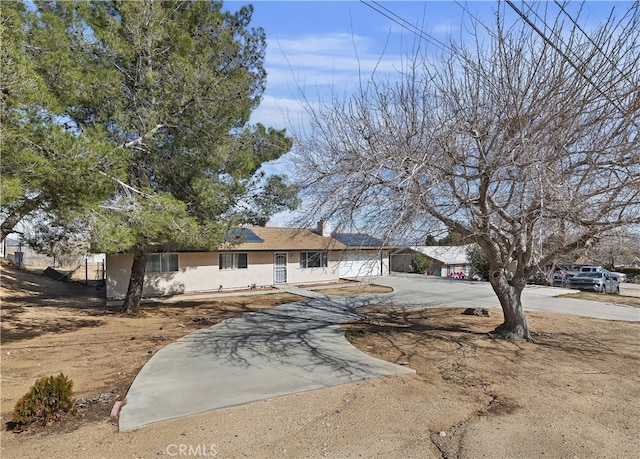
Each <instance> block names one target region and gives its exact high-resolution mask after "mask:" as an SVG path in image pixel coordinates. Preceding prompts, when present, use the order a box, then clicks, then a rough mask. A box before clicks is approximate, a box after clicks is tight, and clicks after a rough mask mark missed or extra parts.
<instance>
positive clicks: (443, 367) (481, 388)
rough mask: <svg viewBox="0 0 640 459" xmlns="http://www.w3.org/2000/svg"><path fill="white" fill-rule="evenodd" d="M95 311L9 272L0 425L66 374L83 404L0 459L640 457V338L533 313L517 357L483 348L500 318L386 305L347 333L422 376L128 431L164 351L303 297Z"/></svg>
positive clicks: (5, 270) (513, 347)
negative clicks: (130, 398)
mask: <svg viewBox="0 0 640 459" xmlns="http://www.w3.org/2000/svg"><path fill="white" fill-rule="evenodd" d="M330 292H331V293H332V294H333V293H340V292H342V293H348V292H349V290H344V289H342V290H340V291H330ZM363 292H364V291H362V290H359V291H357V293H363ZM93 296H94V291H93V290H91V289H88V288H85V287H83V286H81V285H74V284H65V283H58V282H54V281H50V280H48V279H46V278H43V277H42V276H38V275H33V274H29V273H25V272H21V271H17V270H16V269H14V268H11V267H8V266H6V265H3V266H2V311H1V313H2V324H1V325H2V336H1V339H2V355H1V357H2V361H1V365H2V368H1V369H2V387H1V388H2V400H1V402H2V403H1V415H2V421H3V423H7V422H8V421H10V420H11V411H12V409H13V406H14V405H15V403H16V402H17V400H18V399H19V398H20V397H21V396H22V395H23V394H24V393H26V392H27V390H28V389H29V387H30V386H31V385H32V384H33V383H34V381H35V380H36V379H37V378H39V377H42V376H49V375H55V374H59V373H60V372H62V373H64V374H65V375H67V376H68V377H70V378H71V379H72V380H73V381H74V389H75V396H76V397H77V398H78V399H79V401H78V410H77V413H76V415H75V416H74V417H72V418H71V419H69V420H67V421H65V422H64V423H61V424H58V425H53V426H48V427H46V428H39V429H31V430H29V431H25V432H21V433H15V432H12V431H6V430H3V431H2V434H1V437H0V440H1V446H2V451H1V456H2V457H3V458H24V457H47V458H65V459H66V458H68V457H76V458H79V459H83V458H116V457H118V458H119V457H128V458H150V457H221V458H227V457H254V458H281V457H340V458H342V457H384V458H404V457H427V458H441V457H442V458H460V459H467V458H474V459H475V458H482V457H486V458H542V457H547V458H548V457H551V458H593V457H598V458H631V457H637V452H638V451H640V404H639V403H638V394H640V372H639V369H640V323H626V322H612V321H605V320H596V319H586V318H578V317H573V316H565V315H558V314H543V313H529V314H528V315H527V317H528V321H529V325H530V328H531V330H532V331H533V333H534V338H535V339H536V341H537V343H536V344H529V343H511V342H505V341H495V340H492V339H491V338H490V337H489V336H488V334H487V332H488V331H490V330H492V329H493V328H494V327H495V326H496V325H497V324H498V323H500V321H501V313H500V311H499V310H498V309H495V310H491V316H490V317H477V316H466V315H462V314H461V312H462V311H461V310H460V309H455V308H447V307H440V308H435V309H424V310H411V309H402V308H395V309H390V308H385V307H384V305H381V306H380V307H370V308H368V309H367V310H361V311H360V312H361V313H362V315H363V319H362V320H360V321H357V322H354V323H352V324H345V333H346V335H347V337H348V339H349V340H350V341H351V342H352V343H353V344H354V345H356V346H357V347H358V348H359V349H361V350H362V351H364V352H366V353H369V354H371V355H373V356H376V357H379V358H382V359H385V360H389V361H392V362H396V363H399V364H402V365H408V366H409V367H411V368H413V369H415V370H416V375H415V376H403V377H389V378H383V379H377V380H372V381H366V382H361V383H357V384H351V385H345V386H340V387H333V388H327V389H323V390H317V391H311V392H305V393H300V394H295V395H290V396H286V397H279V398H275V399H271V400H266V401H263V402H256V403H251V404H247V405H243V406H239V407H234V408H228V409H223V410H218V411H215V412H211V413H206V414H202V415H198V416H192V417H189V418H183V419H176V420H172V421H167V422H163V423H159V424H156V425H152V426H149V427H145V428H142V429H139V430H135V431H131V432H118V430H117V423H116V421H115V420H114V419H110V417H109V412H110V410H111V408H112V406H113V404H114V403H115V401H116V400H122V399H123V398H124V396H125V394H126V390H127V388H128V386H129V384H131V382H132V381H133V378H134V377H135V374H136V373H137V371H138V370H139V369H140V368H141V367H142V365H144V363H145V362H146V361H147V360H148V359H149V358H150V357H151V356H152V355H153V353H155V352H156V351H157V350H158V349H160V348H161V347H163V346H165V345H167V344H168V343H171V342H172V341H173V340H175V339H176V338H178V337H180V336H183V335H185V334H187V333H189V332H191V331H193V330H195V329H197V328H199V327H202V326H208V325H211V324H214V323H217V322H219V321H221V320H224V319H226V318H229V317H232V316H234V315H238V314H242V313H244V312H247V311H252V310H256V309H259V308H265V307H272V306H274V305H277V304H281V303H283V302H290V301H296V300H297V299H298V297H295V296H293V295H288V294H281V293H278V294H268V295H261V296H254V297H234V298H225V299H215V300H211V299H210V300H202V301H198V302H195V301H189V302H181V303H173V304H161V305H160V304H153V305H146V306H145V307H144V308H143V310H142V311H141V313H140V314H139V315H138V316H136V317H124V316H121V315H119V314H117V313H116V312H115V311H114V310H113V309H109V308H106V307H105V306H103V302H102V301H101V300H98V299H96V298H92V297H93ZM603 307H606V306H605V305H604V304H603ZM176 390H180V389H179V388H177V389H176Z"/></svg>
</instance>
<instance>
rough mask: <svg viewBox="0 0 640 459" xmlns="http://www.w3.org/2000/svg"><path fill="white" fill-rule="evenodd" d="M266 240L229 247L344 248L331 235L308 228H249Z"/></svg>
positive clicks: (274, 248) (266, 248)
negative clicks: (327, 235) (321, 234)
mask: <svg viewBox="0 0 640 459" xmlns="http://www.w3.org/2000/svg"><path fill="white" fill-rule="evenodd" d="M248 229H249V230H251V232H253V233H254V234H255V235H256V236H258V237H259V238H260V239H262V240H263V241H264V242H241V243H240V244H238V245H235V246H232V247H229V248H228V249H229V250H246V251H260V250H268V251H273V250H283V251H285V250H344V249H346V248H347V246H346V245H344V244H343V243H342V242H340V241H337V240H336V239H333V238H329V237H322V236H320V235H319V234H318V233H316V232H314V231H313V230H311V229H307V228H267V227H259V226H257V227H250V228H248Z"/></svg>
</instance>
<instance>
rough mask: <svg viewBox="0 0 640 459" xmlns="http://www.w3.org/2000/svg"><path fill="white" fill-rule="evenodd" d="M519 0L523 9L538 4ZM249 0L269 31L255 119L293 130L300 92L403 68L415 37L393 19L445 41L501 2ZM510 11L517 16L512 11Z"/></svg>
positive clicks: (256, 21) (588, 15)
mask: <svg viewBox="0 0 640 459" xmlns="http://www.w3.org/2000/svg"><path fill="white" fill-rule="evenodd" d="M513 2H514V4H515V5H516V6H517V7H518V8H520V9H522V10H525V9H526V8H527V5H528V4H532V3H534V2H530V1H529V2H527V4H523V3H522V2H521V1H520V0H513ZM247 3H249V2H240V1H235V0H234V1H227V2H226V3H225V5H226V7H227V8H229V9H235V8H238V7H239V6H240V5H243V4H247ZM250 3H252V4H253V5H254V15H253V20H252V26H254V27H258V26H259V27H262V28H264V30H265V33H266V36H267V42H268V47H267V55H266V60H265V67H266V70H267V72H268V76H267V89H266V92H265V94H264V98H263V101H262V104H261V105H260V107H259V108H258V109H257V110H256V112H255V113H254V115H253V117H252V121H253V122H261V123H263V124H265V125H267V126H271V127H275V128H288V127H290V125H291V123H292V122H296V121H297V120H299V119H300V117H301V116H303V115H302V111H301V107H300V104H299V100H300V98H301V92H302V93H304V94H305V95H306V96H307V97H308V98H309V99H311V100H317V99H318V98H319V97H320V98H321V97H322V95H323V94H326V93H327V91H328V90H329V89H333V90H336V91H338V92H341V93H342V92H344V91H346V92H349V91H350V90H351V89H353V88H354V87H355V85H356V84H357V83H358V78H359V72H361V73H362V75H364V77H367V76H369V75H370V74H371V72H372V70H373V69H374V67H376V66H377V69H378V71H382V72H384V71H390V72H392V71H393V70H394V69H396V68H398V67H399V63H400V60H401V56H402V54H403V50H404V51H407V50H408V49H410V48H411V47H412V46H413V42H414V40H416V35H415V34H413V33H411V32H410V31H408V30H406V29H405V28H403V27H401V26H400V25H398V24H397V23H396V22H394V21H393V20H392V19H390V18H389V17H387V16H391V17H392V18H394V19H395V20H396V21H400V19H398V18H402V19H403V20H405V21H406V23H407V24H410V25H412V26H416V27H417V28H418V29H420V30H422V31H424V32H426V33H428V34H429V35H430V37H433V38H434V39H435V40H439V41H442V42H446V41H447V40H448V37H449V36H453V37H454V38H459V37H461V36H464V35H465V27H464V24H463V17H464V16H465V15H466V16H467V17H468V15H469V13H471V14H473V15H474V16H477V17H479V18H482V19H485V20H487V21H489V22H490V21H491V18H492V12H493V11H494V10H495V8H496V7H497V4H498V3H497V2H496V1H468V2H463V1H426V2H425V1H391V2H390V1H387V2H384V1H381V2H370V1H368V2H367V4H364V3H363V2H360V1H357V0H351V1H302V0H297V1H262V0H254V1H253V2H250ZM573 3H574V4H577V2H573ZM629 4H630V2H600V1H588V2H586V3H585V6H584V10H583V12H582V21H581V23H582V24H585V23H586V21H588V22H589V23H592V24H593V23H600V22H602V21H603V20H604V19H605V18H606V15H607V13H608V12H609V11H610V9H611V7H612V6H614V5H615V6H616V9H617V10H619V11H621V12H622V11H626V8H627V7H628V6H629ZM547 5H549V8H551V9H552V11H553V12H556V11H558V7H557V6H556V5H555V4H554V3H553V2H548V3H547ZM372 7H375V8H376V9H377V10H379V11H382V12H383V13H384V14H381V13H380V12H379V11H376V10H374V9H373V8H372ZM506 11H507V13H508V14H510V15H512V16H513V17H515V13H514V12H513V11H512V10H510V8H508V7H507V8H506ZM394 14H395V15H397V17H394V16H393V15H394ZM385 15H386V16H385ZM429 49H430V50H432V51H433V52H439V51H440V50H441V46H440V45H438V44H437V42H432V43H431V44H430V45H429ZM405 54H406V53H405Z"/></svg>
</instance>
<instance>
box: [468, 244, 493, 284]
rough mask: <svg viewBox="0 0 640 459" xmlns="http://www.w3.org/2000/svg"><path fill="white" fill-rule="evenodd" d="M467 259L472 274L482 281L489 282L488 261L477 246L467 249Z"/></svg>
mask: <svg viewBox="0 0 640 459" xmlns="http://www.w3.org/2000/svg"><path fill="white" fill-rule="evenodd" d="M467 259H468V260H469V263H470V264H471V268H472V270H473V274H475V275H477V276H479V277H480V278H481V279H482V280H485V281H486V280H489V259H488V258H487V256H486V255H485V253H484V252H483V251H482V249H481V248H480V246H479V245H477V244H473V245H472V246H470V247H469V248H468V249H467Z"/></svg>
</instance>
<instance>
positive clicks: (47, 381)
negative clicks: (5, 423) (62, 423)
mask: <svg viewBox="0 0 640 459" xmlns="http://www.w3.org/2000/svg"><path fill="white" fill-rule="evenodd" d="M72 388H73V381H71V380H70V379H69V378H67V377H66V376H65V375H63V374H62V373H60V374H59V375H58V376H49V377H48V378H47V377H46V376H45V377H43V378H40V379H38V380H36V382H35V384H34V385H33V387H31V389H29V392H27V393H26V394H25V395H24V396H23V397H22V398H21V399H20V400H18V403H16V406H15V408H14V409H13V422H14V423H15V424H16V425H29V424H33V423H38V424H41V425H46V424H48V423H49V422H51V421H56V420H58V419H59V418H60V417H61V416H63V415H64V414H66V413H69V412H70V411H72V410H73V407H74V400H73V398H72V397H71V395H72Z"/></svg>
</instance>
